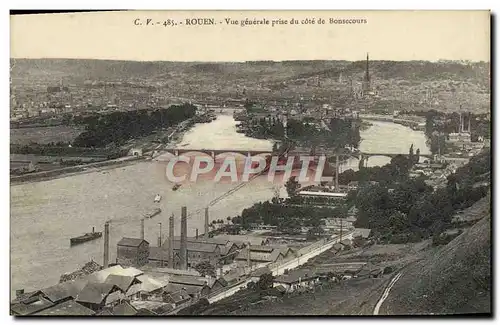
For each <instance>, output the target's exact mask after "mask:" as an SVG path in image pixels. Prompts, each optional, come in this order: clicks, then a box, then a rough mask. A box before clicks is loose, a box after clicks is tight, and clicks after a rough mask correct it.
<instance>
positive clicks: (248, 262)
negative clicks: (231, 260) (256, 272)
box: [247, 242, 252, 267]
mask: <svg viewBox="0 0 500 325" xmlns="http://www.w3.org/2000/svg"><path fill="white" fill-rule="evenodd" d="M247 248H248V254H247V264H248V266H249V267H251V266H252V265H251V263H252V261H251V259H250V242H248V244H247Z"/></svg>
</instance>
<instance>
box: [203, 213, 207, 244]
mask: <svg viewBox="0 0 500 325" xmlns="http://www.w3.org/2000/svg"><path fill="white" fill-rule="evenodd" d="M203 237H205V239H206V238H208V208H205V233H204V234H203Z"/></svg>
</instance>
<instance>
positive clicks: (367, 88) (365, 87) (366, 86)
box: [363, 53, 371, 94]
mask: <svg viewBox="0 0 500 325" xmlns="http://www.w3.org/2000/svg"><path fill="white" fill-rule="evenodd" d="M370 90H371V85H370V56H369V54H368V53H366V70H365V78H364V80H363V93H365V94H367V93H368V92H369V91H370Z"/></svg>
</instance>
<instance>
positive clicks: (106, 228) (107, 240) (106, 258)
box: [103, 221, 109, 269]
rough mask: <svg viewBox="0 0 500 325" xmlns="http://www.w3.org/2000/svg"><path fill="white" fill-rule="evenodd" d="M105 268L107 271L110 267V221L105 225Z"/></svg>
mask: <svg viewBox="0 0 500 325" xmlns="http://www.w3.org/2000/svg"><path fill="white" fill-rule="evenodd" d="M103 266H104V268H105V269H106V268H107V267H108V266H109V221H106V223H105V224H104V262H103Z"/></svg>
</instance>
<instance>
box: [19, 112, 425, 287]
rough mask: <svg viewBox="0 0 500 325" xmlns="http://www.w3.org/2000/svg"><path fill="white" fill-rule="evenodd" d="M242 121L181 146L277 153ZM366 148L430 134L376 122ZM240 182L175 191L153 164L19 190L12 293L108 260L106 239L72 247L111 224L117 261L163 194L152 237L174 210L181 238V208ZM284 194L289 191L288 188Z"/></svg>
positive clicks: (233, 199) (229, 206) (262, 190)
mask: <svg viewBox="0 0 500 325" xmlns="http://www.w3.org/2000/svg"><path fill="white" fill-rule="evenodd" d="M236 124H237V122H236V121H235V120H234V119H233V118H232V117H231V116H227V115H221V116H219V117H218V118H217V120H215V121H213V122H211V123H206V124H197V125H196V126H195V127H194V128H192V129H191V130H190V131H188V132H187V133H186V134H185V135H184V136H183V139H182V141H181V143H180V144H179V145H181V146H184V147H186V148H189V147H191V148H197V149H200V148H212V149H225V148H235V149H254V150H262V149H271V147H272V142H271V141H267V140H258V139H251V138H248V137H246V136H245V135H243V134H240V133H237V132H236ZM361 137H362V142H361V144H360V149H361V150H362V151H366V152H388V153H407V152H408V148H409V147H410V145H411V144H412V143H413V145H414V148H415V150H416V149H417V148H420V150H421V153H428V152H429V149H428V148H427V147H426V145H425V136H424V134H423V132H418V131H413V130H411V129H410V128H407V127H404V126H401V125H398V124H393V123H387V122H372V126H371V127H370V128H368V129H367V130H365V131H362V134H361ZM387 162H389V158H386V157H371V158H370V159H369V161H368V165H369V166H373V165H383V164H386V163H387ZM357 165H358V162H357V160H350V161H348V162H347V163H346V164H345V165H344V166H343V170H345V169H348V168H353V169H357ZM234 186H235V185H234V184H222V183H214V182H201V183H200V182H198V183H196V184H187V185H184V186H182V187H181V188H180V189H179V190H177V191H175V192H174V191H172V189H171V188H172V184H171V183H170V182H168V181H167V180H166V177H165V170H164V164H160V163H157V162H153V161H145V162H140V163H137V164H134V165H129V166H124V167H119V168H115V169H110V170H106V171H96V172H93V173H86V174H80V175H75V176H69V177H63V178H59V179H53V180H48V181H43V182H34V183H24V184H17V185H12V186H11V207H10V208H11V218H10V227H11V231H10V243H11V246H10V251H11V257H10V259H11V292H13V291H14V290H16V289H21V288H23V289H25V290H26V291H29V290H32V289H37V288H44V287H48V286H51V285H53V284H55V283H57V282H58V281H59V277H60V275H61V274H62V273H64V272H71V271H74V270H75V269H77V268H78V267H80V266H82V265H83V264H84V263H86V262H88V261H89V260H91V259H94V260H96V261H97V262H99V263H102V256H103V239H102V238H101V239H98V240H95V241H92V242H87V243H85V244H82V245H78V246H75V247H70V245H69V239H70V238H71V237H74V236H78V235H81V234H82V233H85V232H88V231H91V228H92V227H96V229H97V230H99V231H102V229H103V226H104V223H105V221H106V220H111V224H110V261H114V260H115V258H116V244H117V242H118V241H119V240H120V239H121V238H122V237H124V236H125V237H139V235H140V219H141V216H142V215H143V214H144V213H147V212H149V211H150V210H151V209H152V208H153V207H154V206H155V205H154V203H153V198H154V196H155V194H157V193H159V194H161V195H162V197H163V199H162V201H161V202H160V203H159V204H157V206H159V207H161V209H162V213H161V214H159V215H158V216H156V217H154V218H153V219H147V220H146V222H145V239H146V240H148V241H149V243H150V244H151V245H152V246H156V244H157V238H158V235H159V223H162V228H163V234H162V235H163V237H166V236H165V235H166V233H167V232H168V228H167V227H168V218H169V216H170V215H171V214H172V213H174V214H175V216H176V218H175V233H176V235H178V234H179V233H180V229H179V224H180V217H179V216H180V210H181V207H182V206H187V207H188V214H189V213H190V212H193V211H195V210H198V209H203V207H205V206H206V205H207V204H208V203H209V202H210V201H211V200H213V199H214V198H216V197H218V196H220V195H221V194H223V193H225V192H226V191H228V190H229V189H231V188H233V187H234ZM282 190H284V189H282ZM273 193H274V186H273V184H271V183H270V182H268V181H267V178H257V179H255V180H254V181H252V182H250V183H248V184H247V185H246V186H245V187H243V188H242V189H240V190H239V191H238V192H236V193H235V194H233V195H231V196H229V197H227V198H226V199H224V200H223V201H220V202H219V203H217V204H216V205H214V206H213V207H211V208H210V218H211V219H224V220H225V219H226V218H227V217H228V216H235V215H237V214H240V213H241V211H242V210H243V209H244V208H247V207H249V206H251V205H252V204H253V203H255V202H258V201H262V200H268V199H270V198H271V197H272V196H273ZM203 216H204V214H203V212H201V213H196V214H193V213H191V214H190V216H189V218H188V235H194V234H195V231H196V229H199V231H200V233H202V232H203V219H204V217H203Z"/></svg>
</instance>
